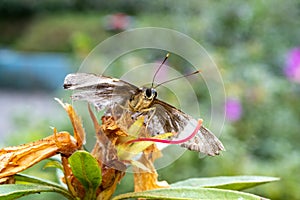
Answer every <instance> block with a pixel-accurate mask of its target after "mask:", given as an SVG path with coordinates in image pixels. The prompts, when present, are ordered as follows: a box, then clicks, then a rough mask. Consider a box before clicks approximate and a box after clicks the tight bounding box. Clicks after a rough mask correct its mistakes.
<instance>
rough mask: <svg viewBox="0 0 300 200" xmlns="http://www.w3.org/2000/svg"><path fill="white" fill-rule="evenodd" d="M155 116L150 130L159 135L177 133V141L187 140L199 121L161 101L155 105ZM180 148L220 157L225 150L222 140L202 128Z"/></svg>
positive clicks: (157, 101) (155, 102)
mask: <svg viewBox="0 0 300 200" xmlns="http://www.w3.org/2000/svg"><path fill="white" fill-rule="evenodd" d="M152 106H153V107H155V114H154V116H153V118H152V119H151V121H150V128H151V129H152V130H155V131H156V134H157V133H163V132H177V133H178V135H177V136H176V139H181V138H186V137H188V136H189V135H190V134H192V132H193V131H194V130H195V127H196V126H197V123H198V122H197V120H195V119H193V118H192V117H191V116H189V115H187V114H185V113H184V112H182V111H180V110H178V109H177V108H175V107H173V106H171V105H169V104H167V103H165V102H163V101H160V100H157V99H156V100H155V101H154V103H153V105H152ZM180 146H182V147H185V148H187V149H189V150H192V151H197V152H201V153H204V154H207V155H210V156H214V155H218V154H219V152H220V151H224V150H225V148H224V146H223V144H222V143H221V142H220V140H219V139H218V138H217V137H216V136H215V135H214V134H213V133H212V132H211V131H210V130H208V129H207V128H205V127H204V126H201V128H200V130H199V132H198V133H197V135H196V136H195V137H194V138H192V139H191V140H189V141H187V142H184V143H182V144H181V145H180Z"/></svg>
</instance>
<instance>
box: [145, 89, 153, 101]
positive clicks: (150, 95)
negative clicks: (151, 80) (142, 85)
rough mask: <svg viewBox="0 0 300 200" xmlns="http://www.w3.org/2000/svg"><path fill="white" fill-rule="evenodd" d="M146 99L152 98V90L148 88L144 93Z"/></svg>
mask: <svg viewBox="0 0 300 200" xmlns="http://www.w3.org/2000/svg"><path fill="white" fill-rule="evenodd" d="M145 94H146V97H147V98H148V99H150V98H151V97H152V90H151V89H150V88H147V89H146V91H145Z"/></svg>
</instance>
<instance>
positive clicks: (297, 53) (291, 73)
mask: <svg viewBox="0 0 300 200" xmlns="http://www.w3.org/2000/svg"><path fill="white" fill-rule="evenodd" d="M284 73H285V75H286V77H287V78H288V79H289V80H290V81H294V82H297V83H300V47H297V48H294V49H292V50H291V51H289V52H288V54H287V58H286V64H285V68H284Z"/></svg>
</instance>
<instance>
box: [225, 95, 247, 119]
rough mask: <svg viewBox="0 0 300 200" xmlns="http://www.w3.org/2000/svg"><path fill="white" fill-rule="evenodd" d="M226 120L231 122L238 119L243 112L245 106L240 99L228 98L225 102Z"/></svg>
mask: <svg viewBox="0 0 300 200" xmlns="http://www.w3.org/2000/svg"><path fill="white" fill-rule="evenodd" d="M225 111H226V120H228V121H230V122H235V121H238V120H239V119H240V118H241V116H242V113H243V108H242V105H241V103H240V101H239V100H238V99H235V98H228V99H227V101H226V104H225Z"/></svg>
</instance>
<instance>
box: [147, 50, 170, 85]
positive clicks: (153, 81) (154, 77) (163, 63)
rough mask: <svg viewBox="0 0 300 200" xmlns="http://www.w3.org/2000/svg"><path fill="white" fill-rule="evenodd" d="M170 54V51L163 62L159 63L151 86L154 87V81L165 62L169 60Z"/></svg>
mask: <svg viewBox="0 0 300 200" xmlns="http://www.w3.org/2000/svg"><path fill="white" fill-rule="evenodd" d="M169 56H170V53H167V55H166V57H165V59H164V60H163V62H162V63H161V64H160V65H159V67H158V69H157V70H156V72H155V74H154V76H153V79H152V84H151V87H153V84H154V81H155V77H156V75H157V73H158V72H159V70H160V68H161V67H162V66H163V65H164V64H165V62H166V61H167V59H168V58H169Z"/></svg>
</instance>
